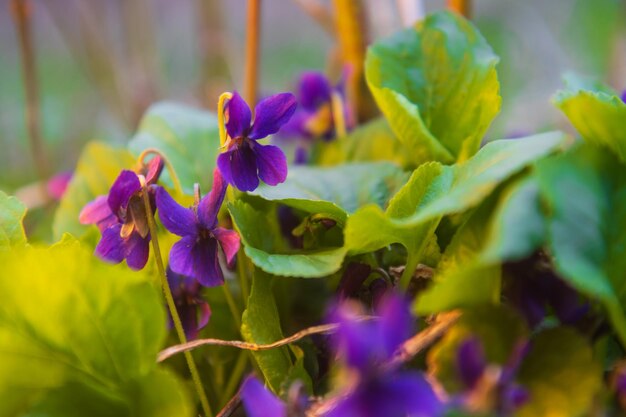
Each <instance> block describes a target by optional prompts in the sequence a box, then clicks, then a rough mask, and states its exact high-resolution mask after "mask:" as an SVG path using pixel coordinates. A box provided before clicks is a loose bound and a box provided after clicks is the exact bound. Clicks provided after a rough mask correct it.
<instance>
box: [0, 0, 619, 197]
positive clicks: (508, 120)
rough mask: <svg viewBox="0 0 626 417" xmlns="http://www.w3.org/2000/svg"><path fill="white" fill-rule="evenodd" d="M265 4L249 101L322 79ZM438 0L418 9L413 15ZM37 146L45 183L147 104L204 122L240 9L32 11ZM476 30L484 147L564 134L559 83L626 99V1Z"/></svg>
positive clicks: (0, 142) (325, 48)
mask: <svg viewBox="0 0 626 417" xmlns="http://www.w3.org/2000/svg"><path fill="white" fill-rule="evenodd" d="M306 3H310V4H321V5H325V6H330V2H329V1H323V0H317V1H315V2H311V1H307V0H264V1H263V4H262V7H263V12H262V41H261V70H260V88H261V91H262V92H266V93H271V92H273V91H276V90H289V89H292V88H293V83H294V80H295V79H296V77H297V75H298V73H299V72H300V71H302V70H305V69H320V70H324V69H325V68H326V67H327V63H328V60H329V59H328V58H329V55H330V54H331V53H332V49H333V45H334V40H333V39H332V37H331V36H330V35H329V33H328V32H327V31H326V30H325V29H324V28H323V27H322V26H320V25H319V24H318V23H317V22H316V21H315V20H314V19H313V18H312V17H311V16H310V15H309V14H307V13H306V12H305V11H304V9H303V7H302V4H306ZM367 3H368V21H369V22H368V23H369V30H370V34H369V35H370V36H369V37H370V40H374V39H376V38H378V37H382V36H386V35H389V34H391V33H393V32H394V31H396V30H398V29H400V28H401V27H402V25H403V21H402V20H403V19H402V18H401V16H399V14H398V7H397V6H398V3H400V1H396V0H369V1H368V2H367ZM443 3H444V2H443V1H435V0H424V1H422V4H423V6H424V7H425V9H426V11H432V10H435V9H439V8H442V7H444V4H443ZM0 5H1V7H0V189H3V190H5V191H8V192H14V191H15V190H17V189H18V188H20V187H22V186H24V185H26V184H29V183H31V182H32V181H35V180H36V178H37V175H36V170H35V167H34V163H33V161H32V159H31V157H30V153H29V150H28V138H27V133H26V127H25V121H24V106H25V104H24V101H25V100H24V88H23V79H22V67H21V63H20V54H19V43H18V37H17V34H16V26H15V24H14V21H13V19H12V13H11V7H10V5H11V3H10V0H2V2H0ZM31 6H32V7H31V19H32V22H31V23H32V31H33V43H34V47H35V56H36V66H37V76H38V79H39V87H40V88H39V94H40V101H41V114H42V136H43V138H44V140H45V145H46V146H45V150H46V155H47V158H48V159H49V161H50V165H51V170H52V171H53V172H59V171H63V170H70V169H72V167H73V166H74V164H75V162H76V159H77V158H78V155H79V153H80V151H81V148H82V146H83V145H84V144H85V143H86V142H88V141H90V140H93V139H99V140H103V141H107V142H111V143H119V144H123V143H124V142H125V141H127V140H128V139H129V138H130V137H131V136H132V133H133V131H134V129H135V128H136V126H137V123H138V121H139V119H140V117H141V114H142V113H143V111H144V110H145V109H146V108H147V106H149V105H150V104H151V103H152V102H155V101H158V100H176V101H182V102H186V103H189V104H193V105H197V106H204V107H208V108H210V109H212V108H213V107H214V106H215V102H216V100H217V97H218V95H219V93H220V92H221V91H223V90H232V89H241V86H242V78H243V63H244V52H245V48H244V39H245V29H246V26H245V20H246V19H245V6H246V1H245V0H176V1H171V0H33V1H32V2H31ZM473 19H474V21H475V23H476V24H477V26H478V27H479V29H480V30H481V31H482V33H483V34H484V35H485V37H486V38H487V40H488V41H489V42H490V44H491V45H492V46H493V48H494V49H495V51H496V52H497V53H498V54H499V55H500V57H501V62H500V64H499V67H498V69H499V77H500V82H501V84H502V91H501V93H502V96H503V108H502V112H501V114H500V116H499V117H498V119H497V120H496V122H495V124H494V126H493V127H492V129H491V131H490V132H489V137H490V138H498V137H505V136H511V135H516V134H523V133H530V132H534V131H542V130H547V129H550V128H554V127H558V128H565V126H566V124H565V123H564V121H563V119H562V118H561V116H560V114H559V112H558V111H557V110H556V109H554V108H553V107H552V105H551V104H550V98H551V96H552V95H553V94H554V92H555V91H556V90H557V89H558V88H559V87H560V86H561V85H562V75H563V74H564V73H566V72H578V73H582V74H586V75H590V76H594V77H597V78H599V79H601V80H603V81H605V82H607V83H608V84H610V85H612V86H613V87H614V88H615V89H616V90H620V91H621V90H622V89H624V88H626V1H624V0H549V1H548V0H524V1H519V0H475V1H474V17H473Z"/></svg>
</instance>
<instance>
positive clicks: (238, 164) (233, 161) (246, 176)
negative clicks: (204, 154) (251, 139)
mask: <svg viewBox="0 0 626 417" xmlns="http://www.w3.org/2000/svg"><path fill="white" fill-rule="evenodd" d="M217 166H218V168H219V169H220V172H221V173H222V176H223V177H224V180H225V181H226V182H228V183H229V184H232V185H234V186H235V187H237V188H238V189H239V190H241V191H253V190H255V189H256V188H257V187H258V186H259V177H258V176H257V165H256V157H255V154H254V152H253V151H252V149H251V148H250V147H249V146H248V145H247V144H244V145H242V146H239V147H236V148H233V149H231V150H229V151H226V152H224V153H221V154H220V155H219V156H218V157H217Z"/></svg>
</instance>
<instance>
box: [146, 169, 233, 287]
mask: <svg viewBox="0 0 626 417" xmlns="http://www.w3.org/2000/svg"><path fill="white" fill-rule="evenodd" d="M225 193H226V184H225V183H224V179H223V178H222V176H221V175H220V172H219V170H217V169H215V170H214V171H213V188H212V189H211V192H210V193H209V194H207V195H206V196H204V197H203V198H202V199H200V201H198V202H197V203H196V204H195V205H194V206H193V207H190V208H185V207H183V206H181V205H180V204H178V203H177V202H176V201H174V199H173V198H172V197H171V196H170V195H169V194H168V193H167V191H165V189H164V188H162V187H159V188H158V189H157V191H156V205H157V208H158V209H159V218H160V219H161V223H163V226H165V228H166V229H167V230H169V231H170V232H172V233H174V234H175V235H178V236H180V237H182V239H181V240H179V241H178V242H176V243H175V244H174V246H173V247H172V250H171V251H170V255H169V260H170V262H169V267H170V268H171V269H172V271H174V272H176V273H177V274H181V275H184V276H186V277H191V278H194V279H196V280H198V282H199V283H200V284H202V285H204V286H205V287H214V286H217V285H222V284H223V283H224V275H223V273H222V269H221V267H220V263H219V258H218V246H220V247H221V248H222V250H223V251H224V254H225V255H226V261H227V262H228V263H230V262H232V260H233V258H234V257H235V255H236V254H237V251H238V250H239V235H238V234H237V232H235V231H233V230H228V229H223V228H221V227H218V226H217V213H218V212H219V209H220V207H221V206H222V202H223V201H224V194H225Z"/></svg>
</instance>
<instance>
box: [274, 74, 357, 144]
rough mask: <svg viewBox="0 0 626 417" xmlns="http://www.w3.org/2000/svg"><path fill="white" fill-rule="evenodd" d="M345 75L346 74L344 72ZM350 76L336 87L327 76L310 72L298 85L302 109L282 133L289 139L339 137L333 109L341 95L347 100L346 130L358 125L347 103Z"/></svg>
mask: <svg viewBox="0 0 626 417" xmlns="http://www.w3.org/2000/svg"><path fill="white" fill-rule="evenodd" d="M344 72H345V71H344ZM345 78H346V74H344V76H343V77H342V79H341V80H340V81H339V83H338V84H337V85H335V86H333V85H331V83H330V81H329V80H328V78H326V76H325V75H324V74H322V73H320V72H317V71H306V72H303V73H302V74H301V76H300V80H299V82H298V101H299V104H300V106H299V107H298V110H297V111H296V113H295V114H294V116H293V118H292V119H291V120H290V121H289V123H287V125H285V128H284V129H283V131H282V132H281V134H283V135H284V136H287V137H303V138H306V139H313V138H323V139H326V140H330V139H332V138H334V137H335V120H334V116H333V109H332V95H333V93H336V94H338V95H339V96H340V97H341V98H342V99H343V100H342V101H343V113H344V114H343V117H344V120H345V123H346V128H347V129H350V128H352V127H353V126H354V121H353V119H354V118H353V116H352V113H351V112H350V109H349V107H348V106H347V103H346V100H345V91H344V90H345V82H344V80H345Z"/></svg>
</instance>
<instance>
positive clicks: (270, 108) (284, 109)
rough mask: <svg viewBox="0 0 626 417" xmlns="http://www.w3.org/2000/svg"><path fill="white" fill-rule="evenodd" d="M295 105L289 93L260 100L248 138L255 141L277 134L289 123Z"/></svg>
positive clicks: (294, 99)
mask: <svg viewBox="0 0 626 417" xmlns="http://www.w3.org/2000/svg"><path fill="white" fill-rule="evenodd" d="M297 105H298V104H297V102H296V98H295V96H294V95H293V94H291V93H280V94H275V95H273V96H270V97H268V98H266V99H264V100H262V101H261V102H260V103H259V104H257V106H256V107H255V109H254V124H253V125H252V130H251V131H250V133H249V134H248V137H249V138H250V139H255V140H256V139H261V138H264V137H266V136H269V135H273V134H274V133H276V132H278V130H279V129H280V127H281V126H282V125H284V124H285V123H287V122H288V121H289V119H290V118H291V116H292V115H293V113H294V112H295V111H296V107H297Z"/></svg>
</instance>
